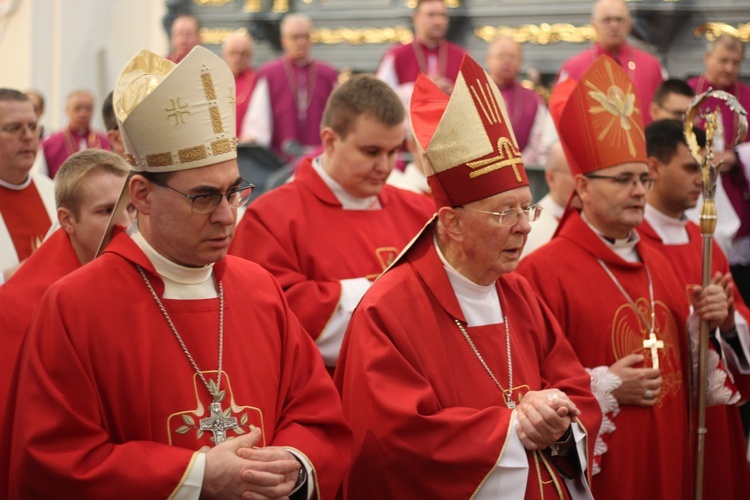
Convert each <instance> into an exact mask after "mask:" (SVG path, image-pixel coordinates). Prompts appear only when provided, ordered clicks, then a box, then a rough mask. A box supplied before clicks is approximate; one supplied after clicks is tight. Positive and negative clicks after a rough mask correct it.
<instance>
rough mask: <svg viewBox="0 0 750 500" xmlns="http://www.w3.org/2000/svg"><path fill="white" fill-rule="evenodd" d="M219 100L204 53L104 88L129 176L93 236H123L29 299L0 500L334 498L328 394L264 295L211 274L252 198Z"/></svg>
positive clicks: (324, 378) (342, 441) (152, 66)
mask: <svg viewBox="0 0 750 500" xmlns="http://www.w3.org/2000/svg"><path fill="white" fill-rule="evenodd" d="M233 87H234V77H233V75H232V73H231V71H230V70H229V68H228V66H227V65H226V63H224V61H222V60H221V59H220V58H219V57H218V56H216V55H214V54H213V53H211V52H210V51H208V50H207V49H205V48H203V47H196V48H195V49H193V51H191V52H190V54H188V55H187V57H185V59H183V60H182V62H181V63H180V64H178V65H175V64H174V63H171V62H169V61H167V60H166V59H164V58H162V57H160V56H157V55H156V54H153V53H151V52H149V51H146V50H143V51H141V52H140V53H138V54H137V55H136V56H134V57H133V58H132V59H131V60H130V62H129V63H128V65H127V66H126V67H125V69H124V70H123V71H122V73H121V74H120V77H119V78H118V81H117V83H116V85H115V92H114V109H115V113H116V115H117V120H118V123H119V124H120V131H121V133H122V137H123V140H124V143H125V147H126V151H127V158H128V160H129V162H130V163H131V166H132V171H131V176H130V178H129V182H128V184H127V186H126V188H125V189H124V190H123V192H122V193H121V196H120V199H119V200H118V203H117V206H116V207H115V209H114V210H113V214H112V221H110V224H112V222H113V221H114V220H115V217H116V216H117V214H118V213H119V211H120V209H121V208H122V207H123V206H124V205H125V204H127V203H132V204H133V206H134V207H135V208H136V210H137V211H138V219H137V221H136V222H134V223H133V224H131V226H130V227H129V228H128V229H127V230H124V229H123V228H122V227H119V226H115V227H114V229H113V231H112V233H113V234H112V236H113V237H112V239H111V242H109V245H108V246H107V247H106V249H105V250H104V253H103V254H102V255H101V256H100V257H98V258H96V259H95V260H94V261H92V262H90V263H89V264H87V265H86V266H84V267H83V268H81V269H80V270H79V271H76V272H74V273H72V274H70V275H69V276H67V277H66V278H65V279H63V280H61V281H58V282H57V283H56V284H55V285H53V286H52V287H51V288H50V289H49V290H48V291H47V293H46V294H45V296H44V297H43V299H42V302H41V304H40V306H39V309H38V314H37V315H36V316H35V319H34V320H33V321H32V324H31V326H30V328H29V330H28V334H27V337H26V343H25V345H24V348H23V350H22V354H21V358H20V361H19V364H18V366H19V369H18V374H17V380H18V383H17V387H16V389H15V394H17V397H15V398H10V400H9V404H8V413H9V414H10V415H13V420H12V430H10V431H8V432H7V433H6V434H5V437H4V439H7V440H10V443H9V445H8V446H5V445H4V446H2V448H1V449H9V450H10V467H9V469H8V468H5V467H2V468H0V470H3V471H6V470H9V471H10V476H9V477H10V478H12V481H10V482H8V481H2V479H3V478H0V483H2V484H9V486H10V490H9V497H10V498H51V497H69V498H72V497H76V498H103V497H114V496H120V497H128V498H168V497H173V498H194V499H197V498H199V497H201V498H240V497H241V496H242V495H243V494H244V495H245V497H247V496H248V495H250V494H252V495H255V496H257V497H263V498H279V497H288V496H290V495H291V494H292V493H296V495H298V496H299V497H300V498H311V497H313V496H317V497H318V498H333V496H334V495H335V494H336V491H337V490H338V487H339V483H340V482H341V479H342V477H343V473H344V471H345V470H346V469H347V467H348V464H349V461H350V459H349V454H350V451H349V449H350V444H351V437H350V431H349V429H348V427H347V425H346V423H345V421H344V419H343V416H342V413H341V405H340V401H339V398H338V395H337V393H336V389H335V387H334V386H333V384H332V382H331V380H330V377H329V376H328V374H327V373H326V372H325V368H324V366H323V364H322V362H321V361H320V358H319V355H318V353H317V350H316V348H315V345H314V344H313V342H312V341H311V340H310V338H309V337H308V335H307V334H306V333H305V331H304V330H303V328H302V327H301V325H300V323H299V321H298V320H297V319H296V317H295V315H294V314H293V313H292V312H291V310H290V308H289V307H288V305H287V303H286V301H285V299H284V296H283V292H282V290H281V288H280V287H279V285H278V283H277V282H276V281H275V280H274V279H273V277H272V276H271V275H270V274H269V273H268V272H266V271H264V270H262V269H261V268H260V267H259V266H257V265H255V264H252V263H250V262H247V261H245V260H242V259H237V258H234V257H231V256H230V257H227V256H226V253H227V248H228V247H229V244H230V243H231V240H232V237H233V235H234V227H235V217H236V209H237V208H238V207H239V206H240V205H241V204H243V203H246V202H247V200H248V198H249V194H250V191H251V188H252V186H251V185H249V184H248V183H247V182H246V181H245V180H244V179H242V178H241V177H240V175H239V170H238V167H237V159H236V157H237V152H236V135H235V115H234V102H233V95H234V94H233ZM109 236H110V235H109V234H108V235H107V236H106V237H105V242H106V241H108V240H109ZM28 415H37V416H39V418H33V419H29V418H28ZM40 478H44V479H43V480H40Z"/></svg>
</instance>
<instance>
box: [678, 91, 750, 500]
mask: <svg viewBox="0 0 750 500" xmlns="http://www.w3.org/2000/svg"><path fill="white" fill-rule="evenodd" d="M710 97H712V98H715V99H719V100H721V101H724V102H726V104H727V107H728V108H729V109H730V110H732V112H734V114H735V118H736V119H735V125H736V126H735V131H736V133H735V137H734V142H733V144H732V145H733V146H734V145H736V144H738V143H739V142H740V141H741V140H742V138H744V137H745V134H746V133H747V113H746V112H745V109H744V108H743V107H742V106H741V105H740V103H739V102H738V101H737V99H736V98H735V97H734V96H733V95H731V94H729V93H727V92H724V91H723V90H711V89H709V90H708V91H707V92H704V93H702V94H700V95H698V96H696V97H695V98H694V99H693V100H692V102H691V103H690V108H689V109H688V113H687V116H686V119H685V138H686V139H687V142H688V145H689V146H690V152H691V153H692V154H693V157H694V158H695V160H696V161H697V162H698V164H699V165H700V166H701V177H702V188H701V189H702V194H703V205H702V207H701V215H700V228H701V236H702V239H703V263H702V268H701V285H702V286H703V287H704V288H705V287H707V286H708V285H709V283H710V280H711V253H712V240H713V235H714V230H715V229H716V202H715V200H714V194H715V192H716V180H717V179H718V177H719V166H720V165H721V162H718V163H714V161H713V160H714V153H713V139H714V135H715V133H716V128H717V124H718V118H717V115H718V114H719V111H718V109H707V107H708V103H707V102H706V101H707V99H708V98H710ZM695 118H703V119H704V120H705V124H706V155H705V157H701V155H700V148H699V147H698V141H697V139H696V137H695V133H694V132H693V121H694V120H695ZM698 346H699V347H698V349H699V350H698V391H697V392H698V396H697V399H698V401H697V405H696V406H697V410H698V425H697V428H696V433H697V436H696V437H697V446H696V464H695V498H696V499H698V500H700V499H701V498H702V497H703V457H704V454H705V442H706V432H707V429H706V390H707V388H706V384H707V379H708V362H707V358H708V321H701V324H700V332H699V344H698Z"/></svg>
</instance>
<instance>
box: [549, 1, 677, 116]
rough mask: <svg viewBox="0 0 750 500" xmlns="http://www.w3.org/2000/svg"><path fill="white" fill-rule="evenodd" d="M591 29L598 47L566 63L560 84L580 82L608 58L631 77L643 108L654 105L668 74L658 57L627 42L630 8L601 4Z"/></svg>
mask: <svg viewBox="0 0 750 500" xmlns="http://www.w3.org/2000/svg"><path fill="white" fill-rule="evenodd" d="M591 27H592V28H594V32H595V33H596V42H595V44H594V45H593V46H592V47H590V48H588V49H585V50H583V51H582V52H580V53H579V54H576V55H575V56H573V57H571V58H570V59H568V60H567V61H565V62H564V63H563V65H562V66H561V67H560V72H559V73H558V75H557V82H556V83H560V82H563V81H564V80H566V79H568V78H572V79H574V80H580V79H581V77H582V76H583V74H584V73H585V72H586V70H587V69H588V68H589V67H590V66H591V65H592V64H594V61H596V60H597V59H598V58H599V57H600V56H602V55H604V54H606V55H608V56H609V57H611V58H612V59H614V60H615V61H616V62H617V64H618V65H619V66H620V67H621V68H622V69H623V71H625V72H626V73H627V75H628V78H630V80H631V81H632V82H633V86H634V87H635V95H637V96H638V100H639V101H640V102H641V103H642V104H643V105H645V104H646V103H649V102H651V99H652V98H653V97H654V93H655V92H656V89H657V88H658V87H659V85H660V84H661V82H662V81H664V77H665V75H666V71H664V69H663V68H662V67H661V64H660V63H659V60H658V59H656V57H654V56H653V55H651V54H649V53H648V52H644V51H643V50H640V49H637V48H635V47H633V46H632V45H630V44H629V43H628V42H627V37H628V34H629V33H630V30H631V29H632V27H633V20H632V19H631V18H630V11H629V10H628V6H627V4H626V3H625V2H624V1H623V0H598V1H597V2H596V3H594V9H593V11H592V13H591ZM643 120H644V122H645V124H646V125H647V124H649V123H650V122H651V119H650V117H648V116H644V117H643Z"/></svg>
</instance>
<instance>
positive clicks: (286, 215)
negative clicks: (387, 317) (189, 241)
mask: <svg viewBox="0 0 750 500" xmlns="http://www.w3.org/2000/svg"><path fill="white" fill-rule="evenodd" d="M403 122H404V107H403V105H402V104H401V101H400V99H399V98H398V96H397V95H396V93H395V92H394V91H393V90H392V89H391V88H390V87H388V85H386V84H385V83H384V82H382V81H380V80H378V79H376V78H374V77H371V76H362V77H355V78H352V79H351V80H349V81H347V82H346V83H344V84H343V85H341V86H340V87H339V88H337V89H336V90H335V91H334V93H333V94H331V98H330V99H329V101H328V105H327V106H326V110H325V113H324V114H323V123H322V125H321V127H322V130H321V132H320V136H321V140H322V142H323V154H322V155H320V156H319V157H317V158H314V159H313V158H308V159H305V160H304V161H303V162H302V163H301V165H300V166H299V169H298V171H297V174H296V176H295V178H294V181H293V182H290V183H287V184H286V185H284V186H281V187H279V188H277V189H275V190H273V191H271V192H269V193H266V194H265V195H263V196H261V197H260V198H258V200H257V201H255V202H253V203H252V204H251V205H250V206H249V207H248V209H247V211H246V212H245V215H244V217H243V218H242V221H241V222H240V224H239V227H238V228H237V237H236V238H235V240H234V242H233V244H232V247H231V249H230V253H232V254H233V255H237V256H240V257H244V258H246V259H248V260H252V261H253V262H257V263H258V264H260V265H261V266H263V267H264V268H266V269H267V270H269V271H270V272H271V273H272V274H273V275H274V276H275V277H276V279H278V280H279V283H280V284H281V286H282V288H283V289H284V293H285V294H286V297H287V300H288V301H289V305H290V306H291V308H292V310H293V311H294V312H295V314H296V315H297V316H298V317H299V318H300V321H301V322H302V325H303V326H304V327H305V329H306V330H307V332H308V333H309V334H310V335H311V336H312V337H313V338H314V339H316V343H317V345H318V348H319V349H320V352H321V354H322V355H323V359H324V361H325V364H326V366H328V367H330V368H331V369H332V368H333V367H334V366H336V360H337V358H338V354H339V349H340V348H341V341H342V339H343V337H344V332H345V331H346V326H347V324H348V323H349V318H350V317H351V313H352V311H353V310H354V307H355V306H356V305H357V303H358V302H359V300H360V299H361V298H362V295H363V294H364V293H365V291H366V290H367V289H368V288H369V287H370V285H371V283H372V280H374V279H375V278H376V277H377V276H378V275H379V274H380V273H382V272H383V270H385V268H386V267H388V265H390V263H391V262H393V259H394V258H395V257H396V255H398V253H399V252H400V251H401V249H402V248H404V246H406V244H407V243H408V242H409V241H410V240H411V239H412V238H413V237H414V235H415V234H417V232H418V231H419V230H420V229H421V228H422V227H423V226H424V224H425V223H426V222H427V221H428V220H429V218H430V216H431V215H432V214H433V211H434V210H433V205H432V202H431V201H430V200H429V199H428V198H427V197H426V196H423V195H420V194H417V193H413V192H409V191H405V190H402V189H398V188H394V187H393V186H390V185H386V179H387V178H388V175H389V174H390V173H391V170H393V167H394V164H395V162H396V158H397V153H398V150H399V148H400V147H401V145H402V144H403V140H404V129H403Z"/></svg>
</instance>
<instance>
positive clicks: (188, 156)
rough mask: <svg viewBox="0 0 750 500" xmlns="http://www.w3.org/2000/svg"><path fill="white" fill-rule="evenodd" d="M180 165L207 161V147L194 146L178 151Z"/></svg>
mask: <svg viewBox="0 0 750 500" xmlns="http://www.w3.org/2000/svg"><path fill="white" fill-rule="evenodd" d="M177 156H178V157H179V158H180V163H190V162H191V161H198V160H205V159H206V158H208V150H207V149H206V146H204V145H202V144H201V145H200V146H193V147H192V148H185V149H180V150H179V151H177Z"/></svg>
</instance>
